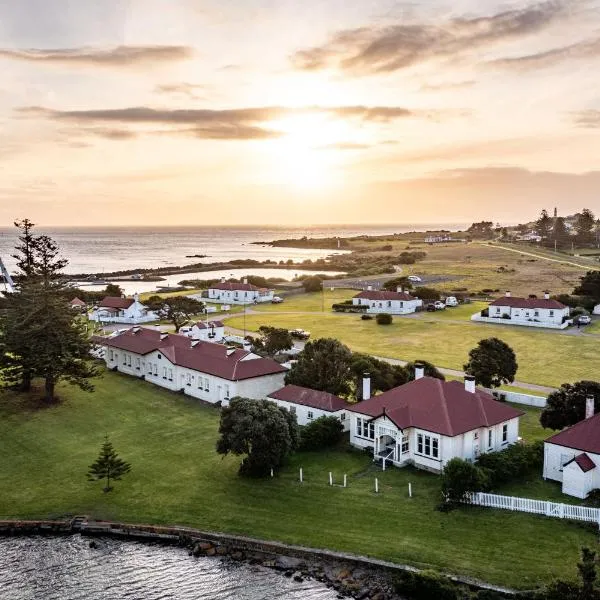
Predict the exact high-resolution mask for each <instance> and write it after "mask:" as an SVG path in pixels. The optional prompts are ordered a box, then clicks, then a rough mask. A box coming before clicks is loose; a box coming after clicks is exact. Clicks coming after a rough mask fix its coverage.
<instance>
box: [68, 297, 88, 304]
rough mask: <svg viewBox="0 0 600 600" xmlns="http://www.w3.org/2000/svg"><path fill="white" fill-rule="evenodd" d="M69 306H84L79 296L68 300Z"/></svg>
mask: <svg viewBox="0 0 600 600" xmlns="http://www.w3.org/2000/svg"><path fill="white" fill-rule="evenodd" d="M70 304H71V306H85V302H84V301H83V300H81V299H80V298H73V300H71V302H70Z"/></svg>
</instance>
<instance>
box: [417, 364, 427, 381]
mask: <svg viewBox="0 0 600 600" xmlns="http://www.w3.org/2000/svg"><path fill="white" fill-rule="evenodd" d="M423 377H425V365H424V364H423V363H415V380H417V379H422V378H423Z"/></svg>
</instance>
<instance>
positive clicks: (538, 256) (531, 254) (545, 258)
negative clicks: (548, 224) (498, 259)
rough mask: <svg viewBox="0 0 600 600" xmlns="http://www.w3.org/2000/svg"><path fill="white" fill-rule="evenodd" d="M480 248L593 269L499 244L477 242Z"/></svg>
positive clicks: (589, 266)
mask: <svg viewBox="0 0 600 600" xmlns="http://www.w3.org/2000/svg"><path fill="white" fill-rule="evenodd" d="M477 243H478V244H481V245H482V246H491V247H492V248H500V249H501V250H506V251H507V252H516V253H517V254H523V255H524V256H532V257H533V258H540V259H542V260H547V261H549V262H555V263H560V264H563V265H571V266H573V267H577V268H579V269H584V270H586V271H589V270H590V269H591V268H594V265H593V264H591V263H590V264H589V265H582V264H581V263H576V262H572V261H570V260H563V259H558V258H550V257H549V256H544V255H543V254H535V253H534V252H525V250H517V249H516V248H507V247H506V246H502V245H501V244H488V243H486V242H477Z"/></svg>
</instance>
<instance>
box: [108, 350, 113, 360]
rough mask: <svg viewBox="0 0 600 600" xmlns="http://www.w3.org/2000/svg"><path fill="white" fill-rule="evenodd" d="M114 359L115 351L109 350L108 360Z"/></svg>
mask: <svg viewBox="0 0 600 600" xmlns="http://www.w3.org/2000/svg"><path fill="white" fill-rule="evenodd" d="M113 359H114V352H113V351H112V349H111V350H109V351H108V360H113Z"/></svg>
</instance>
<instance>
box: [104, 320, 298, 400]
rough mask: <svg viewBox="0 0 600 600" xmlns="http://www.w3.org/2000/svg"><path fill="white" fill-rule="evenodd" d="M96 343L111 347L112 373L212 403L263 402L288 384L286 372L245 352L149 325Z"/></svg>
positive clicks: (108, 358)
mask: <svg viewBox="0 0 600 600" xmlns="http://www.w3.org/2000/svg"><path fill="white" fill-rule="evenodd" d="M94 342H95V343H96V344H98V345H102V346H105V347H106V354H105V356H104V360H105V361H106V366H107V367H108V368H109V369H112V370H116V371H120V372H122V373H126V374H128V375H133V376H134V377H139V378H140V379H145V380H146V381H149V382H151V383H154V384H155V385H159V386H161V387H164V388H167V389H170V390H173V391H179V392H183V393H185V394H186V395H189V396H192V397H194V398H198V399H200V400H204V401H206V402H211V403H216V402H221V403H222V404H228V402H229V400H230V399H231V398H233V397H235V396H243V397H245V398H255V399H260V398H264V397H266V396H267V395H268V394H270V393H271V392H273V391H275V390H278V389H280V388H281V387H282V386H283V384H284V381H283V380H284V375H285V373H286V371H287V369H286V368H285V367H283V366H281V365H280V364H279V363H277V362H275V361H274V360H271V359H268V358H261V357H259V356H257V355H256V354H253V353H251V352H247V351H245V350H236V349H233V348H228V347H227V346H223V345H220V344H213V343H208V342H204V341H200V340H192V339H190V338H189V337H186V336H183V335H178V334H167V333H161V332H160V331H158V330H155V329H147V328H144V327H133V328H131V329H128V330H127V331H124V332H122V333H120V334H119V335H117V336H115V337H109V338H95V339H94Z"/></svg>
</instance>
